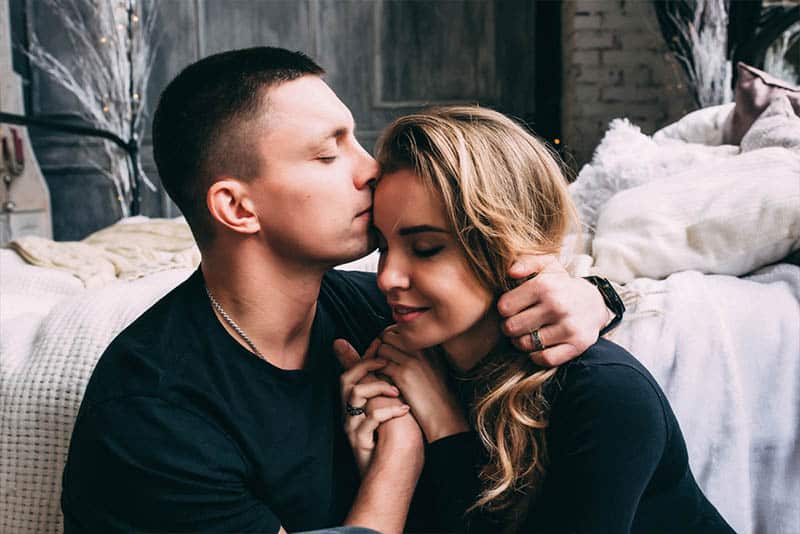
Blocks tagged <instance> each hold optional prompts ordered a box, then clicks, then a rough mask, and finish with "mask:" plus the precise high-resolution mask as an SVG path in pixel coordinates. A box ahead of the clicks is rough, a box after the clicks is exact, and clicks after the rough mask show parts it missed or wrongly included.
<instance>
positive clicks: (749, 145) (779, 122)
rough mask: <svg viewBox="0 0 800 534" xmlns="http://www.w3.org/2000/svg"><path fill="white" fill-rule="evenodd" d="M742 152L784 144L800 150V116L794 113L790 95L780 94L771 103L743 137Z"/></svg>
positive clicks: (784, 146)
mask: <svg viewBox="0 0 800 534" xmlns="http://www.w3.org/2000/svg"><path fill="white" fill-rule="evenodd" d="M741 146H742V152H748V151H750V150H757V149H759V148H764V147H768V146H782V147H783V148H788V149H791V150H795V151H798V152H800V117H798V116H797V115H795V114H794V109H793V108H792V103H791V102H789V97H787V96H786V95H779V96H777V97H775V98H774V99H773V100H772V102H771V103H770V105H769V107H767V109H765V110H764V111H763V112H762V113H761V115H759V116H758V118H757V119H756V120H755V122H754V123H753V125H752V126H751V127H750V129H749V130H747V133H746V134H744V137H742V143H741Z"/></svg>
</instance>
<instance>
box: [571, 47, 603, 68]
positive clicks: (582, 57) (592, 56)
mask: <svg viewBox="0 0 800 534" xmlns="http://www.w3.org/2000/svg"><path fill="white" fill-rule="evenodd" d="M572 64H574V65H599V64H600V52H599V51H597V50H581V49H577V50H576V51H575V52H574V53H573V54H572Z"/></svg>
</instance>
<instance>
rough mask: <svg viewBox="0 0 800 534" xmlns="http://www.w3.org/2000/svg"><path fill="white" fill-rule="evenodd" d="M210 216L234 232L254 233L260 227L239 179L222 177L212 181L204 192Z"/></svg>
mask: <svg viewBox="0 0 800 534" xmlns="http://www.w3.org/2000/svg"><path fill="white" fill-rule="evenodd" d="M206 205H207V206H208V211H209V212H210V213H211V216H212V217H213V218H214V219H216V220H217V221H218V222H219V223H220V224H224V225H225V226H227V227H228V228H230V229H231V230H233V231H234V232H239V233H241V234H254V233H256V232H258V231H259V230H260V229H261V225H260V223H259V222H258V216H257V215H256V213H255V209H254V206H253V201H252V199H251V198H250V196H249V195H248V192H247V188H246V187H245V185H244V184H243V183H242V182H240V181H239V180H235V179H233V178H223V179H222V180H218V181H216V182H214V183H213V184H212V185H211V187H209V188H208V193H206Z"/></svg>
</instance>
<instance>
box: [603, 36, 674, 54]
mask: <svg viewBox="0 0 800 534" xmlns="http://www.w3.org/2000/svg"><path fill="white" fill-rule="evenodd" d="M615 37H616V40H617V41H618V42H619V43H620V45H621V46H622V48H624V49H630V48H635V49H637V50H657V51H662V52H663V51H666V46H667V45H666V43H665V42H664V38H663V37H662V36H661V34H659V33H656V32H652V31H626V32H620V33H617V34H615Z"/></svg>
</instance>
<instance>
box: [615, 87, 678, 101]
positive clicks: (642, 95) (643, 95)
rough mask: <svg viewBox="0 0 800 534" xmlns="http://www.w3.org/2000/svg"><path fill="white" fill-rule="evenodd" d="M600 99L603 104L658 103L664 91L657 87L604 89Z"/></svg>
mask: <svg viewBox="0 0 800 534" xmlns="http://www.w3.org/2000/svg"><path fill="white" fill-rule="evenodd" d="M600 94H601V97H600V99H601V100H602V101H603V102H631V103H655V104H657V103H658V100H659V98H660V97H662V96H664V91H663V90H662V89H661V88H657V87H635V86H623V87H604V88H603V89H602V90H601V92H600Z"/></svg>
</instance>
